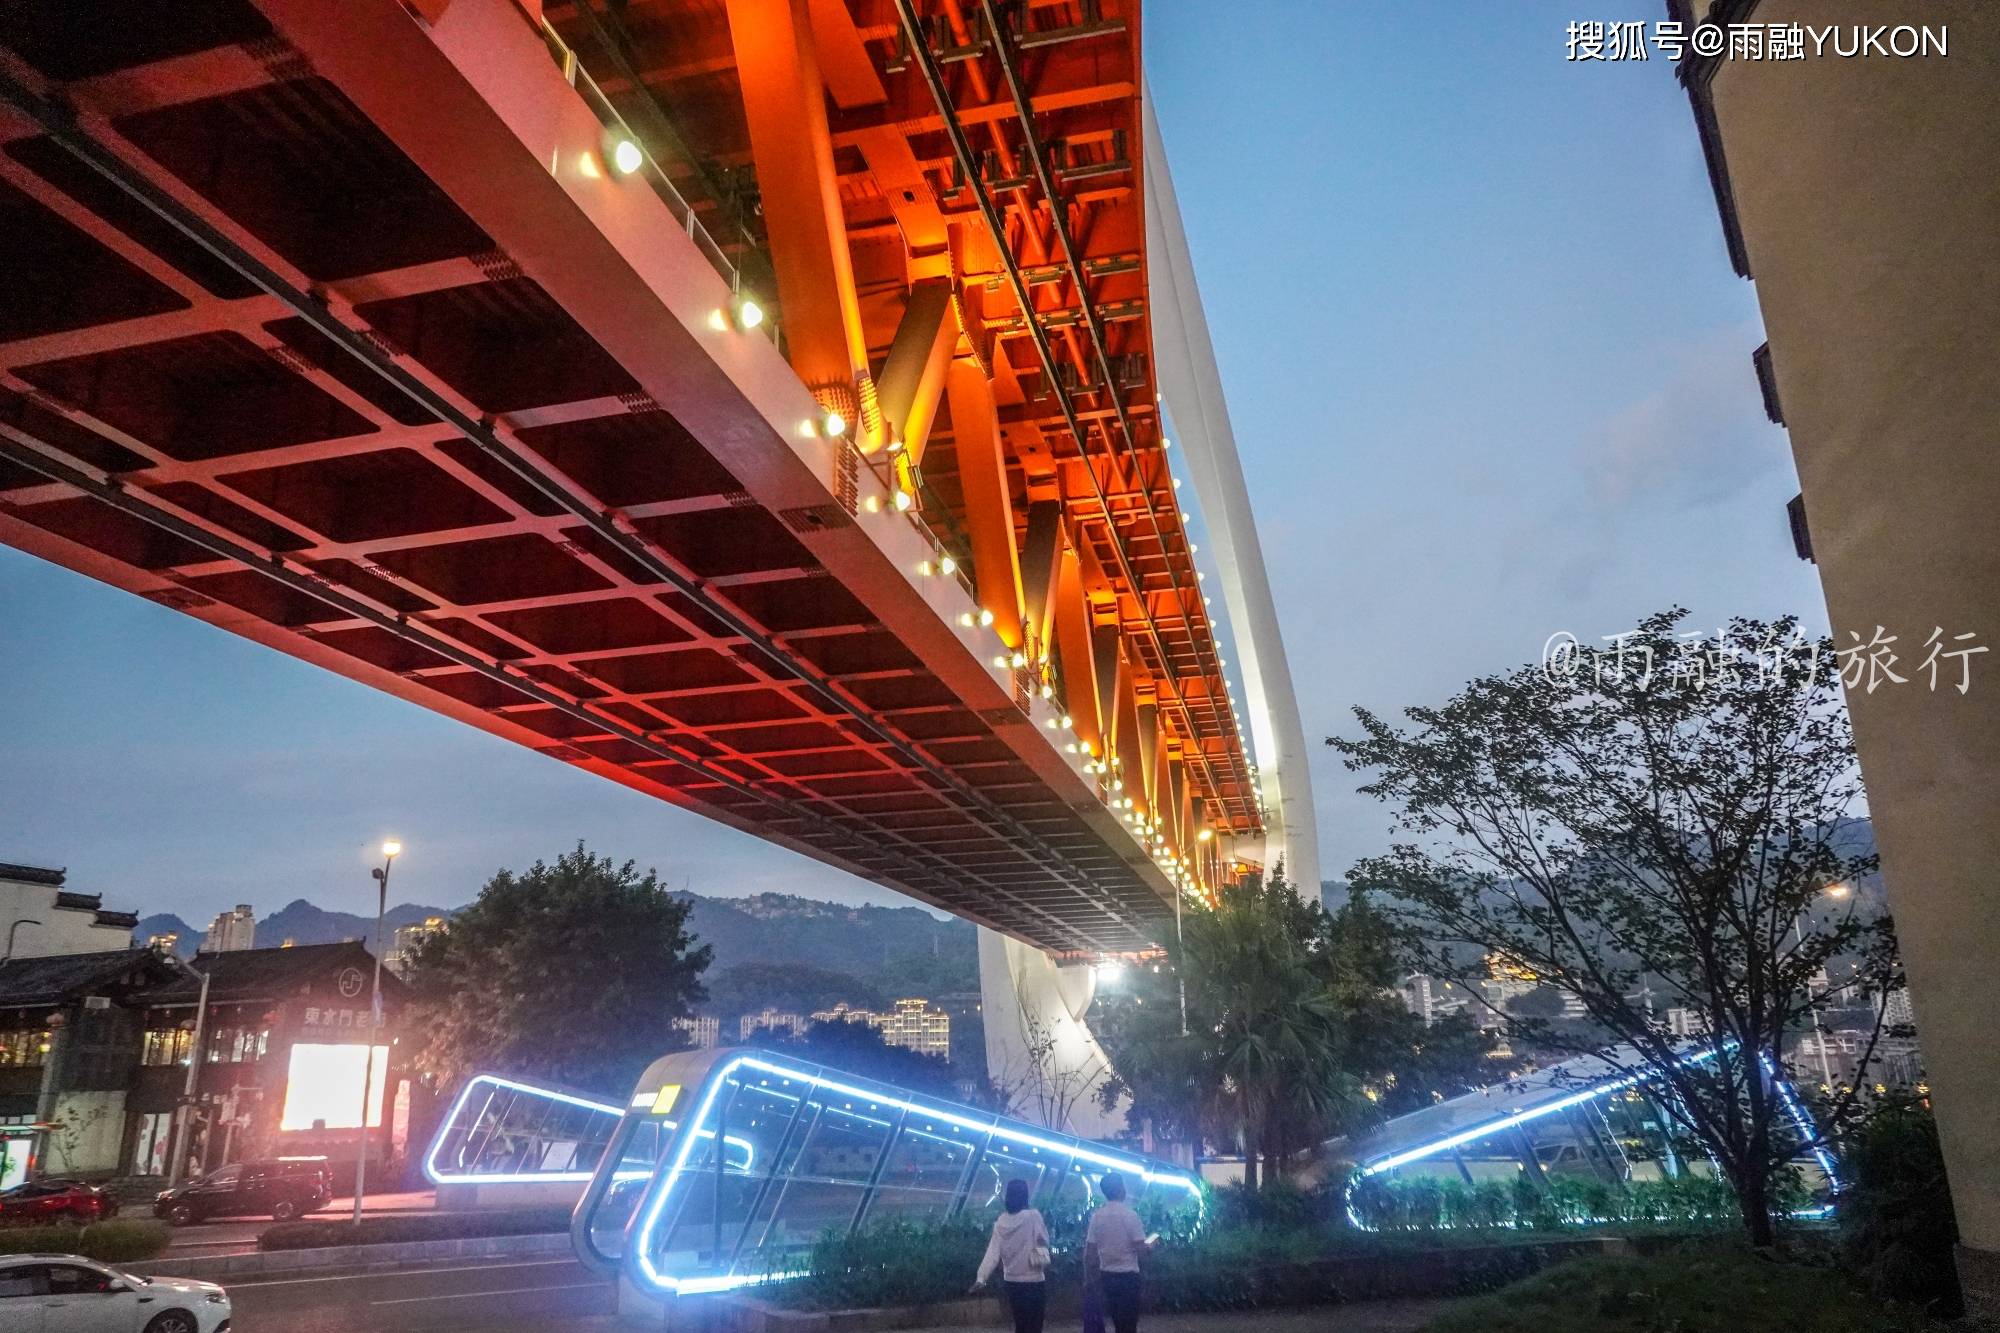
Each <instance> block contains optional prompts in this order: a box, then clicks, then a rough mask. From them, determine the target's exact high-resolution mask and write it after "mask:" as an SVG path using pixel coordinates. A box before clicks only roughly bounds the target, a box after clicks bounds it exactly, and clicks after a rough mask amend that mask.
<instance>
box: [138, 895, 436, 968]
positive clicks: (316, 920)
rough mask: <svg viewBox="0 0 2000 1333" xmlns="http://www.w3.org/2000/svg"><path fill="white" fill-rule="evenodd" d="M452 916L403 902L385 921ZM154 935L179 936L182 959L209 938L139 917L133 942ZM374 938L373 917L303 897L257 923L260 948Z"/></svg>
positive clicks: (166, 920)
mask: <svg viewBox="0 0 2000 1333" xmlns="http://www.w3.org/2000/svg"><path fill="white" fill-rule="evenodd" d="M449 915H450V913H449V912H447V911H446V910H445V909H444V908H442V907H423V906H420V905H418V904H416V903H400V904H398V905H397V906H395V907H392V908H390V909H389V911H388V914H387V915H386V916H385V917H384V918H383V920H384V922H385V929H386V930H387V931H389V932H394V931H395V929H396V927H398V926H404V925H408V924H409V923H410V922H412V921H422V920H423V919H424V918H425V917H432V916H449ZM155 935H178V936H180V941H179V943H178V944H176V945H175V946H174V952H176V953H178V954H179V955H180V956H181V957H183V958H192V957H194V953H195V950H196V949H199V948H200V947H201V942H202V940H203V939H205V938H206V937H207V935H208V927H207V926H191V925H189V924H188V923H187V922H185V921H183V920H181V918H179V917H178V916H175V915H174V914H173V913H172V912H156V913H154V914H153V915H152V916H146V917H141V918H139V924H138V925H137V926H136V927H135V928H134V929H133V931H132V939H133V941H134V942H135V943H137V944H144V943H145V942H146V941H147V940H149V939H151V938H152V937H153V936H155ZM374 937H375V918H374V917H372V916H359V915H356V914H355V913H353V912H329V911H326V910H325V909H323V908H319V907H315V906H313V905H312V904H311V903H309V902H307V901H306V900H305V899H303V898H295V899H293V900H292V902H291V903H290V904H289V905H288V906H286V907H284V908H282V909H280V910H278V911H276V912H273V913H272V914H271V915H270V916H267V917H264V918H262V919H260V920H259V921H258V922H257V944H258V947H260V948H271V947H274V946H276V945H280V944H283V943H284V942H285V941H286V940H290V941H291V942H292V943H294V944H338V943H340V942H341V941H342V940H362V941H364V942H367V943H369V944H371V945H372V943H373V941H374Z"/></svg>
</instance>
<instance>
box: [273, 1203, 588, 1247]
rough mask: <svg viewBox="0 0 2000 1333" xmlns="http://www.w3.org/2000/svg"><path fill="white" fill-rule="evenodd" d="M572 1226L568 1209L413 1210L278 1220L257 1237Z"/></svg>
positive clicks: (283, 1243)
mask: <svg viewBox="0 0 2000 1333" xmlns="http://www.w3.org/2000/svg"><path fill="white" fill-rule="evenodd" d="M568 1230H569V1210H568V1209H567V1208H517V1209H511V1210H508V1211H504V1212H485V1213H409V1214H401V1215H389V1216H381V1217H365V1216H364V1217H363V1218H362V1219H361V1221H360V1222H358V1223H357V1222H354V1221H352V1220H347V1221H339V1222H320V1221H301V1222H280V1223H278V1224H277V1225H275V1226H270V1227H266V1228H264V1233H263V1234H262V1235H260V1236H258V1237H257V1248H258V1249H260V1250H317V1249H321V1248H324V1247H326V1246H330V1245H397V1244H408V1243H411V1242H415V1241H426V1240H470V1239H474V1238H477V1237H482V1236H540V1235H549V1234H553V1233H556V1232H563V1231H568Z"/></svg>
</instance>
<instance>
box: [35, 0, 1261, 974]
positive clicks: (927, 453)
mask: <svg viewBox="0 0 2000 1333" xmlns="http://www.w3.org/2000/svg"><path fill="white" fill-rule="evenodd" d="M138 9H140V10H144V11H148V12H145V13H135V12H134V7H133V6H131V5H129V4H125V3H119V0H21V2H20V3H15V4H10V5H8V6H5V7H4V8H0V234H4V235H5V236H6V237H7V238H8V240H7V244H6V245H5V246H4V247H0V540H4V541H6V542H7V543H8V544H10V545H14V546H17V547H20V548H22V549H25V550H28V551H32V552H34V553H36V554H38V555H41V556H44V557H46V558H49V559H51V560H54V561H56V562H58V563H61V564H64V565H67V566H69V567H71V568H74V569H78V570H81V571H83V572H85V573H88V574H91V575H93V576H95V577H97V578H100V579H103V580H105V581H107V582H110V583H113V584H115V585H118V586H120V587H124V588H127V589H130V590H132V591H134V592H137V593H139V594H140V595H142V596H145V597H148V598H151V599H153V600H154V601H157V602H160V603H163V604H165V605H168V606H171V607H174V608H176V609H179V610H182V611H185V612H187V613H189V614H191V615H194V616H197V617H199V618H201V619H203V620H206V621H209V622H211V623H213V624H216V625H219V626H221V627H223V628H226V629H230V630H233V631H234V632H236V633H239V634H242V635H245V636H247V637H249V638H252V639H255V640H257V641H260V642H263V643H266V644H268V645H270V646H273V647H276V648H278V649H281V650H282V651H285V652H288V653H291V654H293V655H295V656H298V657H301V658H304V659H306V660H308V661H312V662H315V663H318V664H320V665H322V666H326V667H328V668H331V669H333V670H336V671H339V672H341V673H343V674H345V675H348V676H351V677H353V678H355V679H358V680H361V681H365V682H367V683H370V684H372V685H375V686H377V687H378V688H381V689H384V690H387V691H389V692H391V693H394V694H397V695H399V696H401V697H403V698H406V699H410V700H413V701H416V702H418V703H421V704H423V705H425V706H427V707H430V708H433V709H435V710H437V711H440V712H443V713H446V714H448V715H451V716H454V717H457V718H460V719H463V720H465V721H468V722H471V723H473V724H475V725H478V726H481V727H483V728H485V729H487V730H489V731H492V732H495V733H497V734H500V735H502V736H506V737H508V738H510V739H513V740H516V741H519V742H521V743H524V744H528V745H531V746H534V747H535V748H537V749H539V750H541V751H542V752H544V753H546V754H550V755H552V756H554V757H556V758H559V759H562V760H565V761H567V762H570V763H573V764H576V765H579V766H581V767H584V768H587V769H589V770H591V771H594V772H597V773H600V774H602V775H604V776H607V777H610V778H613V779H614V780H617V781H620V782H623V783H625V784H627V785H629V786H632V787H635V788H638V789H640V790H644V791H647V792H650V793H653V794H656V795H658V796H661V797H664V798H665V799H668V800H671V801H673V802H675V803H677V804H681V805H685V806H689V807H691V808H694V809H697V810H700V811H702V812H704V813H706V814H709V815H711V816H713V817H715V818H717V819H720V820H722V821H724V822H726V823H729V824H732V825H735V826H737V827H739V828H744V829H747V830H750V831H752V832H755V833H757V834H759V835H761V836H764V837H766V838H770V839H772V840H774V841H777V842H780V843H782V844H785V845H788V846H791V847H794V848H797V849H799V850H801V851H804V852H807V853H808V854H811V855H814V856H817V857H819V858H821V859H823V860H826V861H829V862H831V863H834V864H837V865H840V866H843V867H846V868H848V869H851V870H853V871H855V872H856V873H858V874H861V875H864V876H866V877H868V878H870V879H873V880H876V881H879V882H881V883H884V884H888V885H891V886H893V887H895V888H897V889H899V890H902V891H904V892H907V893H910V894H913V895H915V896H917V897H919V898H922V899H924V900H926V901H929V902H932V903H935V904H937V905H939V906H942V907H945V908H947V909H949V910H951V911H953V912H956V913H958V914H960V915H963V916H965V917H968V918H970V919H972V920H975V921H978V922H980V923H982V924H985V925H989V926H992V927H994V928H996V929H999V930H1002V931H1005V932H1007V933H1009V934H1012V935H1014V936H1017V937H1019V938H1021V939H1024V940H1028V941H1030V942H1032V943H1035V944H1038V945H1040V946H1042V947H1044V948H1047V949H1051V950H1055V951H1058V952H1089V951H1102V950H1129V949H1134V948H1142V947H1144V946H1146V945H1147V944H1148V943H1150V942H1151V941H1153V940H1155V939H1157V938H1158V937H1159V935H1160V924H1161V922H1162V921H1163V920H1165V919H1166V918H1167V917H1168V916H1169V915H1170V913H1171V903H1172V898H1173V894H1174V893H1175V891H1176V886H1177V885H1178V886H1180V887H1181V888H1184V889H1186V890H1187V891H1189V892H1193V893H1203V892H1207V891H1210V890H1212V889H1213V888H1214V887H1215V886H1216V885H1218V884H1219V883H1221V882H1222V880H1223V879H1225V878H1226V877H1227V876H1228V875H1229V874H1231V873H1233V871H1234V869H1235V866H1236V854H1234V853H1233V852H1232V848H1233V847H1234V846H1235V840H1236V839H1239V838H1241V839H1249V838H1252V837H1254V836H1255V835H1256V834H1257V833H1258V832H1259V831H1260V829H1261V827H1262V815H1261V812H1260V810H1259V808H1258V803H1257V794H1256V792H1257V788H1256V786H1255V784H1254V781H1253V775H1252V773H1251V770H1250V767H1249V763H1248V759H1247V756H1246V754H1245V751H1244V745H1243V741H1242V735H1241V731H1240V730H1239V726H1238V721H1237V719H1236V717H1235V716H1234V714H1233V712H1232V709H1231V706H1230V704H1229V701H1228V698H1227V692H1226V689H1225V686H1224V683H1223V674H1222V670H1221V665H1220V659H1219V656H1218V648H1217V643H1216V637H1215V632H1214V628H1213V626H1212V624H1211V622H1210V619H1209V616H1208V611H1207V608H1206V605H1205V602H1204V599H1203V598H1202V596H1201V594H1200V589H1199V586H1198V580H1197V575H1196V572H1195V569H1194V562H1193V550H1192V546H1191V543H1190V541H1189V539H1188V535H1187V530H1186V527H1185V525H1184V517H1185V516H1184V515H1183V514H1182V512H1181V510H1180V508H1179V506H1178V504H1177V502H1176V499H1175V495H1174V481H1173V477H1172V474H1171V470H1170V468H1169V465H1168V460H1169V457H1170V455H1169V453H1168V451H1167V448H1166V441H1164V439H1163V438H1162V434H1161V430H1160V421H1159V414H1158V412H1157V409H1156V406H1155V404H1156V403H1157V395H1156V386H1155V384H1154V380H1153V372H1152V367H1151V357H1150V347H1149V323H1148V316H1147V310H1146V282H1145V266H1146V255H1145V229H1144V226H1143V217H1142V213H1141V198H1142V195H1141V190H1140V183H1141V172H1142V171H1143V169H1144V163H1143V162H1142V161H1140V138H1141V136H1140V134H1139V133H1138V129H1137V127H1138V123H1139V122H1138V114H1139V104H1138V50H1139V46H1138V39H1139V33H1138V13H1137V5H1136V0H1128V2H1127V3H1118V4H1110V3H1108V4H1105V5H1103V6H1101V7H1100V6H1099V5H1098V4H1096V3H1094V2H1093V0H1060V2H1059V3H1039V2H1037V3H1031V4H1027V5H1019V4H1013V5H1002V4H998V3H996V2H995V0H945V2H944V3H937V0H923V2H922V3H919V2H918V0H893V2H890V0H852V2H851V3H849V2H848V0H727V3H723V2H722V0H630V3H625V4H620V5H608V4H606V3H605V0H574V3H570V4H565V5H560V6H549V7H547V8H546V9H544V8H543V7H542V6H541V5H539V4H535V3H532V2H531V0H411V3H408V4H402V3H397V2H396V0H341V2H340V3H333V2H332V0H179V2H178V3H175V4H173V5H171V6H165V5H161V6H139V7H138ZM155 11H156V12H155ZM627 167H632V168H634V169H633V170H631V171H629V172H628V171H626V170H624V169H625V168H627ZM746 299H747V300H749V301H751V302H754V303H755V304H756V306H757V308H758V311H761V312H766V313H767V317H766V318H765V319H764V320H763V322H762V324H761V326H757V327H752V319H751V314H746V310H747V309H748V307H746V305H745V301H746ZM753 313H754V312H753ZM836 416H837V418H838V420H836V419H835V418H836ZM842 425H844V426H845V429H844V430H836V429H834V428H835V427H836V426H842ZM1246 845H1247V844H1246Z"/></svg>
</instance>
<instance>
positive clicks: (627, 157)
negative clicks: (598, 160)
mask: <svg viewBox="0 0 2000 1333" xmlns="http://www.w3.org/2000/svg"><path fill="white" fill-rule="evenodd" d="M611 165H612V166H614V167H616V168H618V174H619V175H621V176H629V175H631V174H632V173H633V172H635V171H637V170H638V169H639V168H640V167H642V166H644V165H646V155H645V154H644V153H643V152H641V151H640V150H639V145H638V144H637V143H636V142H634V141H633V140H631V139H626V138H620V139H619V140H617V141H616V142H615V143H613V144H612V145H611Z"/></svg>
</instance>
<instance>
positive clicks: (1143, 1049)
mask: <svg viewBox="0 0 2000 1333" xmlns="http://www.w3.org/2000/svg"><path fill="white" fill-rule="evenodd" d="M1389 944H1390V935H1389V932H1388V930H1387V927H1386V924H1385V923H1383V922H1382V921H1381V920H1380V919H1379V918H1377V917H1376V916H1375V915H1374V914H1373V913H1371V912H1370V911H1369V910H1368V909H1367V908H1366V906H1365V905H1364V906H1359V907H1349V908H1345V909H1343V910H1342V911H1341V912H1339V913H1336V914H1334V915H1331V916H1330V915H1328V914H1327V913H1326V912H1325V911H1324V910H1323V909H1322V908H1321V907H1320V906H1319V905H1318V904H1317V903H1308V902H1305V901H1302V900H1301V899H1300V898H1298V897H1297V895H1295V894H1294V893H1293V892H1292V890H1291V887H1290V886H1289V885H1288V884H1286V883H1285V881H1284V878H1283V873H1282V870H1280V871H1279V872H1278V873H1277V874H1275V875H1274V876H1273V877H1272V878H1271V880H1270V881H1269V882H1268V883H1266V882H1264V881H1263V880H1261V879H1259V878H1255V877H1253V878H1251V879H1250V880H1248V881H1246V882H1244V883H1242V884H1240V885H1237V886H1235V887H1231V888H1227V889H1224V890H1223V891H1222V893H1221V894H1220V896H1219V898H1218V901H1217V903H1216V905H1215V907H1214V908H1213V909H1207V908H1196V909H1192V910H1189V911H1187V912H1186V913H1185V916H1184V920H1183V926H1182V939H1181V941H1180V942H1178V943H1176V944H1175V945H1173V946H1171V947H1170V948H1169V951H1168V958H1167V963H1166V965H1165V966H1164V967H1163V968H1162V969H1161V970H1160V971H1159V972H1153V971H1150V970H1148V969H1141V970H1139V971H1137V972H1136V973H1134V974H1133V975H1132V979H1131V980H1130V981H1129V982H1128V983H1127V984H1126V987H1125V991H1124V993H1123V994H1117V995H1108V996H1106V997H1104V999H1102V1000H1100V1004H1101V1005H1102V1006H1103V1009H1102V1011H1101V1013H1100V1014H1099V1015H1098V1016H1097V1017H1096V1018H1095V1020H1094V1022H1093V1027H1094V1029H1095V1030H1096V1032H1097V1034H1098V1037H1099V1040H1100V1041H1101V1042H1102V1044H1103V1045H1104V1047H1105V1050H1106V1051H1107V1053H1108V1054H1109V1055H1110V1057H1111V1062H1112V1067H1113V1071H1114V1074H1115V1078H1114V1080H1113V1082H1112V1083H1111V1084H1110V1085H1109V1086H1108V1087H1107V1088H1106V1090H1105V1092H1104V1093H1103V1094H1102V1095H1103V1097H1104V1104H1105V1105H1106V1106H1107V1107H1108V1106H1111V1105H1113V1104H1115V1102H1116V1101H1117V1099H1118V1098H1120V1097H1124V1096H1129V1097H1130V1098H1131V1099H1132V1100H1131V1105H1130V1107H1129V1108H1128V1110H1127V1119H1128V1121H1130V1122H1132V1123H1135V1124H1136V1123H1147V1122H1150V1123H1151V1124H1152V1126H1153V1128H1154V1129H1155V1130H1156V1131H1157V1132H1159V1133H1161V1134H1163V1135H1165V1136H1166V1137H1169V1138H1173V1139H1177V1140H1180V1141H1187V1142H1197V1141H1199V1140H1200V1139H1202V1138H1204V1137H1214V1138H1220V1139H1224V1140H1228V1141H1233V1142H1236V1143H1238V1144H1240V1145H1241V1147H1242V1150H1243V1156H1244V1176H1245V1180H1246V1183H1248V1184H1249V1185H1250V1186H1251V1188H1253V1189H1254V1188H1256V1186H1257V1183H1258V1180H1259V1178H1260V1176H1263V1175H1269V1174H1274V1173H1275V1172H1276V1171H1277V1170H1278V1169H1279V1167H1280V1164H1281V1162H1282V1161H1283V1160H1284V1159H1285V1158H1286V1157H1288V1156H1290V1155H1291V1154H1293V1153H1295V1152H1297V1151H1299V1150H1301V1149H1304V1148H1307V1147H1310V1146H1312V1145H1314V1144H1316V1143H1318V1142H1319V1141H1321V1140H1322V1139H1324V1138H1326V1137H1328V1136H1330V1135H1332V1134H1335V1133H1339V1132H1342V1131H1344V1130H1347V1129H1351V1128H1354V1127H1356V1126H1358V1125H1360V1124H1362V1123H1364V1122H1366V1121H1367V1120H1370V1119H1372V1118H1374V1117H1375V1116H1376V1115H1377V1114H1379V1112H1378V1111H1377V1110H1376V1108H1375V1105H1374V1102H1373V1101H1371V1099H1370V1094H1371V1093H1372V1094H1373V1095H1374V1096H1375V1097H1380V1096H1381V1095H1382V1092H1383V1090H1384V1089H1385V1088H1393V1087H1394V1086H1396V1085H1397V1083H1398V1082H1399V1081H1400V1079H1399V1077H1397V1076H1394V1075H1395V1071H1396V1069H1397V1068H1398V1067H1399V1066H1403V1067H1405V1068H1409V1067H1413V1066H1414V1065H1415V1064H1416V1063H1417V1061H1418V1060H1420V1059H1421V1057H1420V1055H1419V1054H1418V1051H1419V1050H1420V1048H1421V1047H1422V1045H1423V1044H1424V1043H1423V1040H1422V1036H1421V1034H1422V1024H1421V1023H1416V1022H1413V1020H1412V1018H1411V1015H1410V1014H1409V1013H1408V1011H1407V1010H1405V1009H1404V1008H1403V1006H1402V1004H1401V1003H1400V1002H1398V1001H1397V1000H1396V999H1395V998H1394V997H1393V995H1392V994H1391V993H1390V987H1391V985H1392V983H1393V982H1394V979H1395V976H1394V965H1395V960H1394V957H1393V954H1392V953H1391V951H1390V949H1389ZM1182 979H1185V982H1186V1004H1187V1011H1186V1024H1185V1029H1183V1024H1182V1014H1181V1007H1180V1002H1181V996H1180V986H1179V982H1180V981H1181V980H1182ZM1426 1081H1427V1076H1426V1075H1424V1074H1414V1073H1413V1074H1412V1076H1411V1085H1412V1086H1415V1087H1421V1086H1424V1085H1425V1084H1426Z"/></svg>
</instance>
